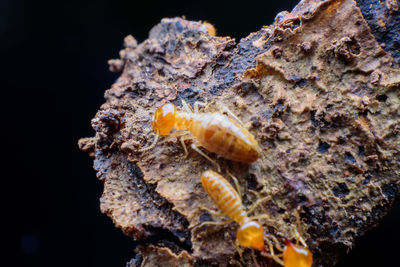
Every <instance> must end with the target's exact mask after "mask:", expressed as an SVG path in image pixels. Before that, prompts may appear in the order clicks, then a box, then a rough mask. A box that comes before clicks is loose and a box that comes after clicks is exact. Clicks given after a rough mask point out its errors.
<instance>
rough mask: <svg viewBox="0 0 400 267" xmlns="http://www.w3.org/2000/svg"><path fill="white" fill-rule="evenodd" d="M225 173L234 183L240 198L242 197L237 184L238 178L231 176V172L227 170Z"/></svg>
mask: <svg viewBox="0 0 400 267" xmlns="http://www.w3.org/2000/svg"><path fill="white" fill-rule="evenodd" d="M227 173H228V175H229V176H230V177H231V178H232V180H233V182H234V183H235V187H236V191H237V192H238V194H239V197H240V199H242V192H241V190H240V185H239V181H238V179H237V178H236V177H235V176H233V174H232V173H230V172H229V171H227Z"/></svg>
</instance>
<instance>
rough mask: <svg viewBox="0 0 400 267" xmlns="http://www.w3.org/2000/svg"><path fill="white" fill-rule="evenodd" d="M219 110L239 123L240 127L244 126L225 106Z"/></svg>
mask: <svg viewBox="0 0 400 267" xmlns="http://www.w3.org/2000/svg"><path fill="white" fill-rule="evenodd" d="M221 109H222V110H221V112H222V113H224V112H226V114H228V115H229V116H231V117H232V118H234V119H235V120H236V121H237V122H239V124H240V125H242V126H244V124H243V122H242V121H241V120H240V119H239V118H238V117H237V116H236V115H235V114H233V112H232V111H231V110H230V109H229V108H227V107H226V106H224V105H222V106H221Z"/></svg>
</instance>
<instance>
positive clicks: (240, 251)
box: [235, 239, 244, 262]
mask: <svg viewBox="0 0 400 267" xmlns="http://www.w3.org/2000/svg"><path fill="white" fill-rule="evenodd" d="M235 247H236V251H237V253H238V254H239V257H240V261H241V262H244V260H243V249H242V248H241V247H240V245H239V241H238V240H237V239H236V240H235Z"/></svg>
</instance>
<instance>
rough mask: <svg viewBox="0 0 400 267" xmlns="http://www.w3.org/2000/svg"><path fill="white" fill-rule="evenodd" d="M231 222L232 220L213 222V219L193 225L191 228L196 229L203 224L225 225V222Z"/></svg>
mask: <svg viewBox="0 0 400 267" xmlns="http://www.w3.org/2000/svg"><path fill="white" fill-rule="evenodd" d="M231 222H233V220H226V221H218V222H213V221H207V222H202V223H201V224H199V225H197V226H195V227H193V230H194V229H197V228H200V227H203V226H204V225H226V224H228V223H231Z"/></svg>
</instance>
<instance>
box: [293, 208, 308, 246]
mask: <svg viewBox="0 0 400 267" xmlns="http://www.w3.org/2000/svg"><path fill="white" fill-rule="evenodd" d="M294 215H295V216H296V225H297V229H295V230H294V234H295V235H296V237H297V238H298V240H300V243H301V244H302V245H303V246H304V247H307V244H306V242H305V241H304V239H303V237H301V235H300V233H299V231H298V229H301V223H300V215H299V210H298V209H297V210H296V211H295V213H294Z"/></svg>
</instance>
